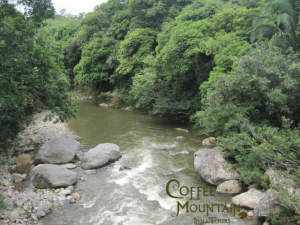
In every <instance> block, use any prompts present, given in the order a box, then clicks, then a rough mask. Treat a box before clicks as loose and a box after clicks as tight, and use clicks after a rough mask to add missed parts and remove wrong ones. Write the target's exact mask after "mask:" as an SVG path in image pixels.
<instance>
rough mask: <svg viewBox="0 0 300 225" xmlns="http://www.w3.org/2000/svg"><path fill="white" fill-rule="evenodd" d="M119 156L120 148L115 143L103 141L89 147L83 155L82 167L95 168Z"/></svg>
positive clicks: (113, 160)
mask: <svg viewBox="0 0 300 225" xmlns="http://www.w3.org/2000/svg"><path fill="white" fill-rule="evenodd" d="M119 158H121V153H120V148H119V146H117V145H115V144H110V143H105V144H100V145H98V146H96V147H95V148H92V149H90V150H89V151H88V152H86V153H85V154H84V156H83V160H82V162H81V166H82V168H83V169H97V168H99V167H102V166H105V165H108V164H110V163H113V162H115V161H116V160H118V159H119Z"/></svg>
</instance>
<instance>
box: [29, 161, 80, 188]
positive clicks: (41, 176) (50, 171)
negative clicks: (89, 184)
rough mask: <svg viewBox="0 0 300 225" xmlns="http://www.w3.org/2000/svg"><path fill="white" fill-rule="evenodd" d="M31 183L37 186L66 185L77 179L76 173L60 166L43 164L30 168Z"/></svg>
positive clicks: (54, 186)
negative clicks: (31, 173)
mask: <svg viewBox="0 0 300 225" xmlns="http://www.w3.org/2000/svg"><path fill="white" fill-rule="evenodd" d="M32 172H33V175H32V178H31V179H32V183H33V185H34V186H35V187H37V188H58V187H68V186H70V185H72V184H74V183H75V182H76V181H77V173H75V172H73V171H70V170H68V169H66V168H64V167H62V166H57V165H51V164H43V165H38V166H36V167H34V168H33V170H32Z"/></svg>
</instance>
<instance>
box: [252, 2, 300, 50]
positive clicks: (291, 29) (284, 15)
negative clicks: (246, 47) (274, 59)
mask: <svg viewBox="0 0 300 225" xmlns="http://www.w3.org/2000/svg"><path fill="white" fill-rule="evenodd" d="M253 27H254V28H255V29H254V30H253V32H252V34H251V41H252V42H254V41H255V40H257V39H264V38H267V39H272V41H273V43H274V44H275V45H277V46H280V47H282V48H284V49H285V50H286V49H287V48H288V47H293V48H294V49H295V50H297V49H298V47H299V39H298V37H297V34H296V31H297V26H296V21H295V17H294V10H293V7H292V5H291V3H290V2H289V0H276V1H271V2H269V4H268V5H267V6H266V8H265V10H264V12H263V15H262V16H261V17H257V18H255V19H254V20H253Z"/></svg>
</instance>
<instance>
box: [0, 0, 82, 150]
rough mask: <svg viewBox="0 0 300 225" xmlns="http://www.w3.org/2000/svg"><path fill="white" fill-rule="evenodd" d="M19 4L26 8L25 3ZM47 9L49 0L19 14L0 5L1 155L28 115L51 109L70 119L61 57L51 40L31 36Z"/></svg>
mask: <svg viewBox="0 0 300 225" xmlns="http://www.w3.org/2000/svg"><path fill="white" fill-rule="evenodd" d="M22 3H23V4H27V2H26V1H22ZM43 4H44V5H43ZM49 4H50V2H49V1H29V2H28V5H27V6H28V9H27V11H26V12H25V15H24V14H22V13H20V12H19V11H17V10H16V9H15V5H13V4H9V3H8V1H2V2H1V4H0V62H1V67H0V77H1V79H0V87H1V88H0V92H1V93H0V115H1V116H0V126H1V132H0V148H1V149H2V150H3V149H6V148H7V146H8V145H9V144H10V143H11V142H12V141H13V140H14V139H15V138H16V135H17V133H18V131H20V129H21V128H22V126H23V125H24V123H25V122H26V120H27V116H28V115H30V114H31V113H32V112H35V111H37V110H40V109H51V110H52V112H53V113H54V114H57V115H58V116H59V119H60V120H61V121H66V120H68V119H69V118H70V117H71V116H74V115H75V111H76V108H75V104H74V102H73V101H72V100H71V96H70V95H69V94H68V93H67V91H68V89H69V86H70V83H69V81H68V78H67V77H66V76H65V75H64V68H63V66H62V65H61V62H60V59H61V56H60V55H59V54H57V53H56V52H55V48H53V47H52V44H53V40H51V39H48V38H47V36H46V35H44V34H43V33H40V34H36V33H35V32H36V30H37V28H38V27H40V23H41V22H42V21H43V20H44V19H47V18H49V17H52V16H53V15H54V14H53V12H54V8H53V7H52V6H51V7H50V8H49ZM50 5H51V4H50ZM43 10H45V11H43ZM35 12H36V14H35ZM42 12H43V13H42ZM49 116H50V117H51V116H53V114H52V115H49Z"/></svg>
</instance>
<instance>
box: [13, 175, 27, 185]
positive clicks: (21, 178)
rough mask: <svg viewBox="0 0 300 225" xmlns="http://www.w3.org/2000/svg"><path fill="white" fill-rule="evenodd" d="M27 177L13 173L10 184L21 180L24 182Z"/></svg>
mask: <svg viewBox="0 0 300 225" xmlns="http://www.w3.org/2000/svg"><path fill="white" fill-rule="evenodd" d="M26 177H27V175H26V174H18V173H14V174H12V175H11V180H12V182H14V183H16V182H20V181H22V180H25V179H26Z"/></svg>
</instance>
